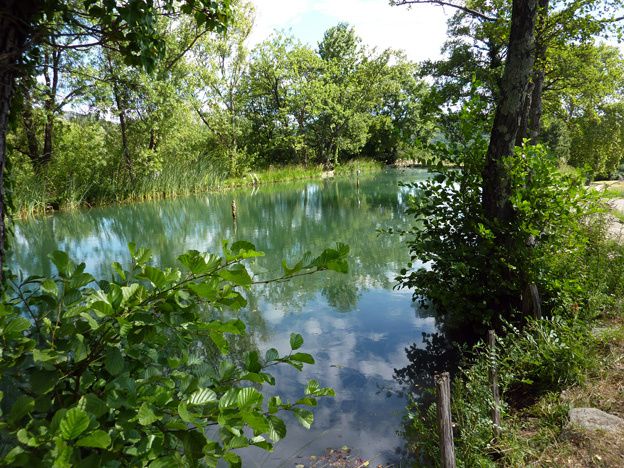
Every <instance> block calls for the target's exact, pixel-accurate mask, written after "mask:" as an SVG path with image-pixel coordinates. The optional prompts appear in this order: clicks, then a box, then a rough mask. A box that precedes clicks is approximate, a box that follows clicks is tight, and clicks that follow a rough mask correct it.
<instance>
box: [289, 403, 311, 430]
mask: <svg viewBox="0 0 624 468" xmlns="http://www.w3.org/2000/svg"><path fill="white" fill-rule="evenodd" d="M293 413H294V414H295V417H296V418H297V420H298V421H299V423H300V424H301V425H302V426H303V427H305V428H306V429H310V426H312V423H313V422H314V414H312V411H308V410H305V409H302V408H293Z"/></svg>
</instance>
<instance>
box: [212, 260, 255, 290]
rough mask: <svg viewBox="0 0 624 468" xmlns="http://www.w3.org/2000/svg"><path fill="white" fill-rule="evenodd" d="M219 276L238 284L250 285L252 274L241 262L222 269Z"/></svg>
mask: <svg viewBox="0 0 624 468" xmlns="http://www.w3.org/2000/svg"><path fill="white" fill-rule="evenodd" d="M219 276H220V277H221V278H223V279H224V280H226V281H229V282H231V283H234V284H235V285H237V286H249V285H250V284H251V276H249V273H248V272H247V269H246V268H245V266H244V265H241V264H240V263H237V264H236V265H233V266H232V267H230V268H229V269H227V270H221V271H220V272H219Z"/></svg>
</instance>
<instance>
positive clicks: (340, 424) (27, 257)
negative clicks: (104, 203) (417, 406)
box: [12, 171, 436, 466]
mask: <svg viewBox="0 0 624 468" xmlns="http://www.w3.org/2000/svg"><path fill="white" fill-rule="evenodd" d="M424 177H426V173H424V172H419V171H408V172H404V173H398V172H396V171H388V172H385V173H382V174H377V175H374V176H369V177H366V178H362V179H361V181H360V186H359V190H358V189H357V187H356V184H355V181H351V180H345V179H342V180H340V179H339V180H325V181H322V182H308V183H295V184H281V185H275V186H266V187H260V188H259V189H258V190H256V191H253V192H251V191H248V190H245V191H238V192H230V193H227V194H212V195H206V196H200V197H192V198H185V199H178V200H168V201H159V202H155V203H142V204H135V205H128V206H121V207H108V208H98V209H93V210H89V211H86V212H80V213H70V214H60V215H56V216H51V217H47V218H40V219H35V220H29V221H23V222H18V223H17V224H16V226H15V241H14V244H13V245H14V246H15V247H14V252H13V257H12V261H13V263H14V265H18V266H19V268H20V269H21V270H23V271H25V272H26V273H28V274H50V272H51V269H52V266H51V264H50V262H49V260H48V259H47V257H46V256H47V254H48V253H49V252H51V251H52V250H55V249H61V250H66V251H68V252H69V253H70V254H71V255H72V256H73V257H74V258H79V259H81V260H84V261H85V262H86V264H87V269H88V270H89V271H90V272H91V273H93V274H95V276H99V277H101V276H107V275H108V268H109V265H110V263H111V262H112V261H114V260H120V261H128V260H129V257H128V254H127V252H126V244H127V243H128V242H130V241H134V242H136V243H137V244H139V245H141V246H144V247H149V248H151V249H152V250H153V252H154V255H155V260H156V261H157V262H158V263H160V264H163V265H172V264H174V263H175V258H176V256H177V255H179V254H180V253H181V252H183V251H184V250H186V249H197V250H213V251H214V250H218V249H219V248H220V244H221V240H222V239H234V238H237V239H247V240H250V241H251V242H253V243H254V244H255V245H256V246H257V248H258V249H260V250H263V251H265V252H266V257H263V258H260V259H258V260H257V261H256V262H255V263H254V264H253V265H252V266H251V269H252V271H253V272H254V273H255V274H256V275H257V276H258V277H263V278H266V277H272V276H274V275H276V274H278V273H279V271H280V268H281V260H282V259H286V260H287V261H291V262H292V261H293V260H295V259H297V258H299V257H300V256H301V255H303V254H304V253H305V252H306V251H312V252H319V251H320V250H322V249H323V248H324V247H327V246H329V245H330V244H333V243H334V242H344V243H347V244H349V245H350V246H351V255H350V262H349V263H350V273H349V274H348V275H338V274H318V275H313V276H308V277H305V278H299V279H296V280H294V281H290V282H286V283H276V284H270V285H265V286H263V287H261V288H257V289H254V290H253V291H252V292H250V294H249V305H248V307H247V308H246V310H244V311H242V312H241V313H242V314H243V319H244V320H245V322H246V323H247V324H248V326H249V329H250V331H251V338H250V340H249V342H246V343H241V344H240V346H241V347H242V348H245V347H254V348H255V347H257V348H258V349H259V350H260V351H261V352H264V351H265V350H266V349H268V348H270V347H276V348H278V349H279V350H280V351H282V352H283V351H287V350H288V349H289V345H288V340H289V333H290V332H291V331H298V332H300V333H301V334H302V335H303V336H304V339H305V345H304V348H305V351H306V352H310V353H312V354H313V355H314V356H315V358H316V361H317V364H316V365H314V366H311V367H308V368H307V369H306V370H305V371H304V372H303V373H297V372H296V371H295V370H294V369H291V368H281V369H277V371H276V378H277V381H278V386H277V388H275V389H271V388H269V389H268V390H267V393H268V394H280V395H282V396H283V397H285V398H287V399H292V398H294V397H295V396H296V395H298V394H301V392H302V389H303V387H304V386H305V382H306V381H307V380H308V379H310V378H315V379H317V380H318V381H319V382H320V383H321V384H322V385H323V386H332V387H334V388H335V390H336V393H337V397H336V398H334V399H327V400H323V401H322V403H321V404H320V405H319V407H318V408H317V409H316V411H315V416H316V422H315V425H314V426H313V428H312V430H310V431H306V430H304V429H302V428H300V427H299V426H298V425H297V424H296V423H294V422H293V423H292V424H290V425H289V426H288V427H289V435H288V437H287V438H286V439H285V440H284V441H283V442H281V443H280V444H278V446H277V447H276V450H275V451H274V452H273V453H271V454H265V453H264V452H262V451H260V450H255V449H251V450H250V451H248V452H247V453H246V454H245V458H246V461H247V463H248V464H251V465H252V466H253V463H256V464H258V466H274V465H279V464H280V463H283V464H286V465H287V466H288V464H289V463H290V462H293V461H294V462H297V460H300V459H299V458H298V457H305V456H308V455H310V454H321V453H323V452H324V450H325V448H326V447H341V446H343V445H348V446H349V447H353V451H354V454H356V455H357V456H362V457H366V458H372V462H371V465H374V464H377V463H385V462H388V461H391V460H394V459H396V457H397V455H396V452H397V451H400V446H401V442H400V439H399V438H398V436H397V435H396V431H397V430H399V429H400V423H401V416H402V412H403V410H404V407H405V399H404V397H403V396H402V393H401V392H400V391H399V385H398V384H397V381H396V380H395V377H396V376H395V369H401V368H407V367H409V364H410V359H412V358H415V357H416V356H417V355H418V353H412V354H411V355H406V353H405V349H412V348H411V347H412V344H413V343H414V342H415V341H416V342H417V344H415V345H413V349H414V350H418V349H421V348H423V347H424V345H423V344H421V334H422V333H433V332H435V330H436V329H435V322H434V319H433V318H432V317H428V316H427V315H426V314H422V313H421V311H420V309H419V308H418V307H416V306H414V305H413V304H412V301H411V295H410V293H409V292H407V291H393V290H392V286H393V285H394V276H395V275H396V273H397V272H398V271H399V269H400V268H401V267H402V266H403V265H404V264H405V263H407V261H408V259H409V255H408V252H407V250H406V248H405V246H404V245H403V244H402V243H400V242H399V240H398V239H396V238H392V237H389V236H381V237H380V236H378V234H377V232H376V230H377V229H378V228H381V227H397V226H399V225H401V224H403V223H407V222H408V220H407V219H405V216H404V214H403V213H404V205H405V199H406V193H405V190H406V189H403V188H399V187H398V181H399V180H402V181H406V182H409V181H414V180H417V179H422V178H424ZM233 200H235V201H236V205H237V207H238V219H237V223H236V225H234V223H233V222H232V217H231V211H230V210H231V208H230V207H231V203H232V201H233ZM399 381H400V379H399Z"/></svg>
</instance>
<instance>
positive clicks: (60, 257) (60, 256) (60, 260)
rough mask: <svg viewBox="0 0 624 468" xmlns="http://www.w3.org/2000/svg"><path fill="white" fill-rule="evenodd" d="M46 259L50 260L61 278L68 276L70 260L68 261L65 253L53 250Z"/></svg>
mask: <svg viewBox="0 0 624 468" xmlns="http://www.w3.org/2000/svg"><path fill="white" fill-rule="evenodd" d="M48 257H49V258H50V260H52V263H53V264H54V266H55V267H56V269H57V270H58V272H59V274H60V275H61V276H69V274H70V269H71V260H70V259H69V255H67V254H66V253H65V252H61V251H60V250H55V251H54V252H52V253H51V254H50V255H48Z"/></svg>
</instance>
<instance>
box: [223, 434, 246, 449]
mask: <svg viewBox="0 0 624 468" xmlns="http://www.w3.org/2000/svg"><path fill="white" fill-rule="evenodd" d="M243 447H249V440H247V437H245V436H238V437H232V439H230V441H229V442H228V443H227V444H226V448H227V449H228V450H234V449H239V448H243Z"/></svg>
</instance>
